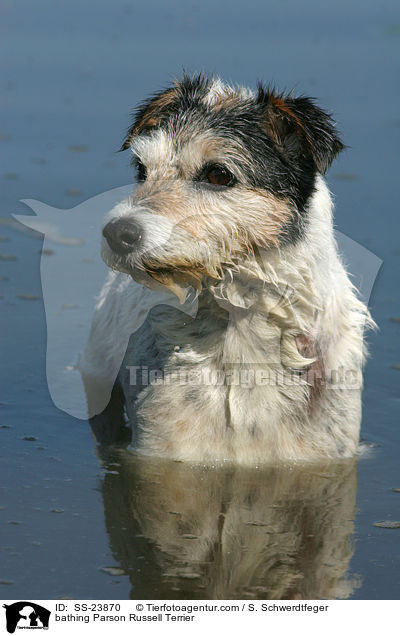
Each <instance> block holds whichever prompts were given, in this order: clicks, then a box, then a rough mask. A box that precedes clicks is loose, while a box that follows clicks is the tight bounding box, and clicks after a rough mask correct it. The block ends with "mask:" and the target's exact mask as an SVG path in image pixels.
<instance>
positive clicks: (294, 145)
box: [257, 85, 344, 174]
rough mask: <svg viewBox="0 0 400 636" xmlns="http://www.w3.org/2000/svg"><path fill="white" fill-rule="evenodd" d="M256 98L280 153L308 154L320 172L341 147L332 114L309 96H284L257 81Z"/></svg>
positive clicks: (342, 146) (268, 130) (327, 165)
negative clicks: (267, 88) (326, 111)
mask: <svg viewBox="0 0 400 636" xmlns="http://www.w3.org/2000/svg"><path fill="white" fill-rule="evenodd" d="M257 102H258V103H259V104H261V105H262V106H263V108H264V116H265V120H264V121H265V124H266V127H267V132H268V134H269V135H270V136H271V137H272V139H273V140H274V141H275V143H276V144H277V145H278V146H279V147H280V149H281V150H282V151H283V152H284V154H287V155H289V156H293V157H295V156H296V155H297V156H299V155H303V156H304V155H305V156H309V157H311V158H312V160H313V161H314V164H315V166H316V168H317V170H318V171H319V172H321V173H322V174H323V173H325V172H326V170H327V169H328V168H329V166H330V165H331V163H332V161H333V160H334V158H335V157H336V155H337V154H338V153H339V152H340V151H341V150H343V148H344V145H343V144H342V142H341V141H340V139H339V136H338V133H337V131H336V128H335V124H334V121H333V119H332V117H331V116H330V115H329V114H328V113H325V112H324V111H323V110H322V109H321V108H319V107H318V106H316V105H315V103H314V101H313V100H312V99H311V98H309V97H297V98H292V97H284V96H283V95H280V94H277V93H275V92H274V91H270V90H265V89H264V88H263V87H262V86H261V85H259V88H258V95H257Z"/></svg>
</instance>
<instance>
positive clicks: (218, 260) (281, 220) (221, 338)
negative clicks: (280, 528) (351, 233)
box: [81, 75, 370, 465]
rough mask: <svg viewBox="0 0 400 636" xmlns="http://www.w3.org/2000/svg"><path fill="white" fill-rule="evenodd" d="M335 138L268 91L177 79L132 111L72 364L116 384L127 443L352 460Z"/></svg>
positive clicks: (296, 104)
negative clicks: (101, 282)
mask: <svg viewBox="0 0 400 636" xmlns="http://www.w3.org/2000/svg"><path fill="white" fill-rule="evenodd" d="M342 148H343V145H342V143H341V141H340V139H339V136H338V133H337V131H336V128H335V125H334V123H333V121H332V119H331V117H330V115H328V114H327V113H325V112H324V111H323V110H321V109H320V108H319V107H318V106H317V105H316V104H315V103H314V101H313V100H312V99H310V98H307V97H297V98H295V97H293V96H291V95H284V94H280V93H278V92H276V91H275V90H272V89H267V88H265V87H263V86H262V85H259V86H258V90H257V91H255V92H253V91H251V90H248V89H245V88H241V87H231V86H229V85H227V84H224V83H222V82H221V81H220V80H219V79H215V78H210V77H206V76H202V75H200V76H196V77H184V78H183V80H182V81H180V82H176V83H175V84H173V85H172V86H171V87H170V88H168V89H167V90H165V91H163V92H160V93H158V94H156V95H155V96H153V97H152V98H151V99H149V100H148V101H146V102H145V103H144V104H143V105H142V106H141V107H140V108H139V109H138V110H137V111H136V113H135V115H134V118H133V122H132V126H131V127H130V129H129V131H128V133H127V136H126V138H125V140H124V143H123V149H129V150H130V151H131V152H132V155H133V163H134V165H135V167H136V170H137V180H138V185H137V188H136V189H135V191H134V192H133V194H132V196H131V197H130V198H129V199H128V200H126V201H124V202H122V203H120V204H119V205H117V206H116V208H114V210H112V211H111V212H110V214H109V215H108V216H107V218H106V220H105V223H104V227H103V244H102V256H103V259H104V260H105V262H106V263H107V265H109V267H110V268H111V269H112V270H114V271H112V272H111V273H110V276H109V279H108V281H107V282H106V285H105V287H104V289H103V291H102V293H101V295H100V298H99V301H98V305H97V308H96V312H95V316H94V320H93V325H92V332H91V336H90V340H89V343H88V345H87V348H86V351H85V353H84V355H83V357H82V360H81V369H82V372H83V375H84V377H85V380H86V383H87V385H88V384H90V385H91V386H94V387H96V388H95V390H91V389H88V396H89V397H90V396H91V395H93V394H94V393H95V392H96V391H97V392H98V393H99V392H100V393H101V391H102V387H105V386H108V385H109V384H110V379H111V380H112V382H114V379H115V378H117V385H118V386H120V387H122V391H123V396H124V401H125V408H126V413H127V415H128V419H129V423H130V425H131V426H132V434H133V438H132V440H133V446H134V447H135V448H136V449H137V450H138V451H140V452H142V453H144V454H149V455H156V456H161V457H169V458H173V459H177V460H190V461H201V462H204V463H207V464H209V463H213V462H219V461H226V460H228V461H233V462H238V463H242V464H250V465H257V464H260V463H264V462H271V461H275V460H279V461H280V460H316V459H319V458H337V457H348V456H351V455H354V454H355V453H356V451H357V446H358V438H359V427H360V419H361V384H362V365H363V360H364V345H363V328H364V325H365V322H366V321H367V322H368V321H370V318H369V315H368V311H367V309H366V307H365V306H364V305H363V304H362V303H361V301H360V300H359V299H358V298H357V294H356V292H355V290H354V288H353V286H352V284H351V282H350V280H349V278H348V276H347V274H346V271H345V269H344V267H343V265H342V263H341V260H340V257H339V255H338V253H337V248H336V244H335V240H334V236H333V226H332V201H331V197H330V194H329V191H328V189H327V186H326V184H325V182H324V179H323V177H322V174H323V173H325V171H326V170H327V168H328V167H329V166H330V164H331V162H332V161H333V159H334V158H335V156H336V155H337V154H338V153H339V152H340V151H341V150H342ZM149 290H153V291H149ZM171 293H172V294H174V295H175V296H176V297H177V298H179V301H180V302H181V303H182V307H181V309H179V307H176V306H173V303H172V302H171V301H170V297H171V296H172V294H171ZM153 294H155V295H154V296H153ZM157 294H158V296H157ZM151 297H152V298H153V300H151ZM154 298H157V299H158V300H157V302H154ZM150 308H151V309H150ZM149 309H150V311H149ZM131 334H133V335H132V336H131ZM130 336H131V337H130ZM129 338H130V340H129ZM128 340H129V346H128V348H127V350H126V346H127V343H128ZM125 350H126V353H125ZM124 354H125V358H124V361H123V363H122V366H121V360H122V358H123V356H124Z"/></svg>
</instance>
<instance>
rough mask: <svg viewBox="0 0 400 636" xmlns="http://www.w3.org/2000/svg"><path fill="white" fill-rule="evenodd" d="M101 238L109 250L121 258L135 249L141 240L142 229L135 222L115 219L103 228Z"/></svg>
mask: <svg viewBox="0 0 400 636" xmlns="http://www.w3.org/2000/svg"><path fill="white" fill-rule="evenodd" d="M103 236H104V238H105V239H107V243H108V244H109V246H110V247H111V249H112V250H113V251H114V252H117V254H120V255H121V256H122V255H123V254H129V252H133V250H134V249H135V248H136V247H137V244H138V243H139V241H140V239H141V238H142V228H140V227H139V225H137V224H136V223H135V221H129V220H127V219H117V220H115V221H110V223H107V225H106V226H105V227H104V228H103Z"/></svg>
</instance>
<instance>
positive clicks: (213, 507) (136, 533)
mask: <svg viewBox="0 0 400 636" xmlns="http://www.w3.org/2000/svg"><path fill="white" fill-rule="evenodd" d="M104 463H105V465H106V467H107V469H108V471H109V472H107V474H106V476H105V480H104V486H103V493H104V506H105V518H106V525H107V530H108V532H109V535H110V541H111V548H112V550H113V553H114V555H115V557H116V559H117V560H118V561H119V562H120V563H121V567H122V568H123V569H124V570H125V571H126V572H127V573H128V574H129V576H130V580H131V584H132V590H131V597H132V598H140V599H157V598H158V599H174V598H175V599H192V600H195V599H235V598H268V599H320V598H345V597H348V596H350V595H351V593H352V590H353V589H354V588H355V587H356V586H357V587H358V585H359V583H358V580H357V579H354V580H350V579H349V578H347V576H346V574H347V570H348V566H349V561H350V558H351V556H352V546H351V535H352V532H353V519H354V511H355V495H356V462H355V461H354V460H350V461H342V462H340V463H336V464H334V463H329V464H325V465H321V466H316V465H313V466H310V465H308V466H304V465H303V466H280V467H269V468H267V469H263V470H250V469H244V468H237V467H223V468H208V469H206V468H203V467H200V466H199V467H194V466H191V465H187V464H183V463H179V462H170V461H166V460H154V459H149V458H143V457H136V456H135V455H133V454H132V453H128V452H126V451H123V450H113V451H108V452H107V457H105V458H104Z"/></svg>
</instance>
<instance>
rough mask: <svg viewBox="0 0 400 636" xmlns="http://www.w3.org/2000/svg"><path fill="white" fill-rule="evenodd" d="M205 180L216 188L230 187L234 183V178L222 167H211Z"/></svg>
mask: <svg viewBox="0 0 400 636" xmlns="http://www.w3.org/2000/svg"><path fill="white" fill-rule="evenodd" d="M205 180H206V181H208V183H211V184H212V185H216V186H229V185H232V184H233V182H234V176H233V175H232V174H231V173H230V172H229V171H228V170H226V169H225V168H222V167H221V166H211V167H210V168H209V169H208V170H207V172H206V174H205Z"/></svg>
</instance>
